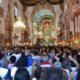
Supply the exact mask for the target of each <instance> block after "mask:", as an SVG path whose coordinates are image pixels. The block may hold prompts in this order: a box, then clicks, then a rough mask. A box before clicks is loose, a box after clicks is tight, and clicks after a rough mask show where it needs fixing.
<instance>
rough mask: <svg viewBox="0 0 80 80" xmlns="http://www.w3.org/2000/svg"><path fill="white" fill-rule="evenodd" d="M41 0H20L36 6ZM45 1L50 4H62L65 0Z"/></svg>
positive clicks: (24, 3) (27, 4) (25, 3)
mask: <svg viewBox="0 0 80 80" xmlns="http://www.w3.org/2000/svg"><path fill="white" fill-rule="evenodd" d="M41 1H42V0H20V2H21V3H22V4H23V5H26V6H34V5H36V4H37V3H39V2H41ZM45 1H46V2H48V3H50V4H61V3H63V1H64V0H45Z"/></svg>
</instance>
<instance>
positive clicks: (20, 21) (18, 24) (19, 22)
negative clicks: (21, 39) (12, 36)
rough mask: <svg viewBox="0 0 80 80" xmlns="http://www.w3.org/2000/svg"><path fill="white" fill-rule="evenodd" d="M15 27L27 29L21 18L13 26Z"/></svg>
mask: <svg viewBox="0 0 80 80" xmlns="http://www.w3.org/2000/svg"><path fill="white" fill-rule="evenodd" d="M13 27H14V28H17V29H25V27H26V26H25V24H24V23H23V21H22V18H21V17H17V20H16V21H15V23H14V24H13Z"/></svg>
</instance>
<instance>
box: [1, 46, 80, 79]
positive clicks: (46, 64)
mask: <svg viewBox="0 0 80 80" xmlns="http://www.w3.org/2000/svg"><path fill="white" fill-rule="evenodd" d="M0 79H1V80H80V48H72V47H69V46H49V47H45V46H36V47H27V49H24V47H14V48H11V49H7V48H2V49H1V50H0Z"/></svg>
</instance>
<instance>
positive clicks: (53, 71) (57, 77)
mask: <svg viewBox="0 0 80 80" xmlns="http://www.w3.org/2000/svg"><path fill="white" fill-rule="evenodd" d="M41 79H42V80H66V79H65V76H64V75H63V71H62V70H61V69H59V68H54V67H50V68H48V69H46V70H44V71H43V72H42V73H41Z"/></svg>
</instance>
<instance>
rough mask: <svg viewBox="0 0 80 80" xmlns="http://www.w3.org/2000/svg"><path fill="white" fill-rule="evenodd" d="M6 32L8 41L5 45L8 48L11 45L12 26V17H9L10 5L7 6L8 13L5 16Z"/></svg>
mask: <svg viewBox="0 0 80 80" xmlns="http://www.w3.org/2000/svg"><path fill="white" fill-rule="evenodd" d="M6 24H7V26H6V31H7V33H8V41H7V43H9V46H11V45H12V28H13V24H12V17H11V6H10V3H9V4H8V12H7V16H6Z"/></svg>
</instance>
